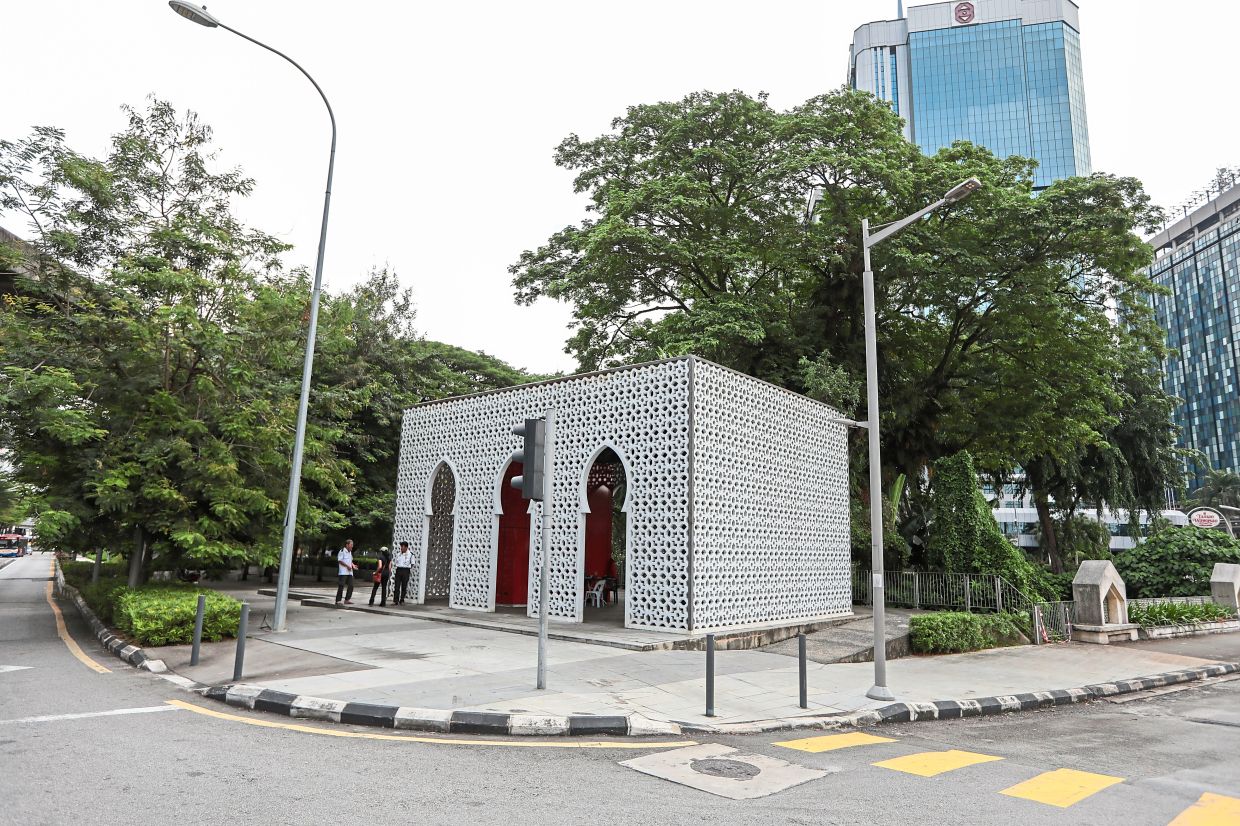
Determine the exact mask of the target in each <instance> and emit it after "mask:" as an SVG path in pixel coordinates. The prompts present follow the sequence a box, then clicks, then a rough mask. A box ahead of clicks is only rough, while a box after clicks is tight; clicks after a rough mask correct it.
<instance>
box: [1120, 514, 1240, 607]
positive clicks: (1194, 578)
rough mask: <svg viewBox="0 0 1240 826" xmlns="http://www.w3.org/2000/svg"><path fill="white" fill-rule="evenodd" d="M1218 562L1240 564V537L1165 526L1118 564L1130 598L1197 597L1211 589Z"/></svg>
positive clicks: (1125, 554)
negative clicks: (1211, 576) (1215, 566)
mask: <svg viewBox="0 0 1240 826" xmlns="http://www.w3.org/2000/svg"><path fill="white" fill-rule="evenodd" d="M1216 562H1234V563H1240V540H1235V539H1232V538H1231V537H1229V536H1228V535H1227V534H1225V533H1223V532H1222V531H1216V530H1211V529H1209V528H1192V527H1173V528H1165V529H1163V530H1161V531H1159V532H1158V533H1157V534H1155V535H1154V536H1151V537H1150V538H1149V539H1147V540H1146V541H1145V542H1142V543H1141V544H1139V545H1137V547H1135V548H1133V549H1132V550H1130V551H1125V552H1124V553H1122V554H1120V555H1119V556H1118V557H1117V558H1116V560H1115V567H1116V568H1117V569H1118V570H1119V573H1120V576H1122V577H1123V578H1124V584H1125V585H1127V586H1128V595H1129V596H1130V597H1152V598H1158V597H1196V596H1201V595H1202V594H1206V593H1209V591H1210V572H1211V571H1212V570H1213V569H1214V563H1216Z"/></svg>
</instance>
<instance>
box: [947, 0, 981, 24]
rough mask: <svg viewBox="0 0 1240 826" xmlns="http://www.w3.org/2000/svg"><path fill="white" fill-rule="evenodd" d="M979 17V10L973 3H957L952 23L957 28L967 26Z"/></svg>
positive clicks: (953, 10) (953, 9) (953, 11)
mask: <svg viewBox="0 0 1240 826" xmlns="http://www.w3.org/2000/svg"><path fill="white" fill-rule="evenodd" d="M975 17H977V9H975V8H974V7H973V4H972V3H957V4H956V5H955V7H953V8H952V23H953V25H957V26H967V25H969V24H970V23H972V22H973V19H974V18H975Z"/></svg>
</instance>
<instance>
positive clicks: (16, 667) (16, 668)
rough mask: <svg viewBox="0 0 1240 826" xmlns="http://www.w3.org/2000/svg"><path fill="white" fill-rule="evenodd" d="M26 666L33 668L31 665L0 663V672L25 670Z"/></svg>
mask: <svg viewBox="0 0 1240 826" xmlns="http://www.w3.org/2000/svg"><path fill="white" fill-rule="evenodd" d="M28 668H34V666H33V665H0V674H3V673H4V672H6V671H25V670H26V669H28Z"/></svg>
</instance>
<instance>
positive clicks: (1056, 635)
mask: <svg viewBox="0 0 1240 826" xmlns="http://www.w3.org/2000/svg"><path fill="white" fill-rule="evenodd" d="M1030 615H1031V616H1032V617H1033V643H1034V645H1042V644H1043V643H1048V642H1067V641H1069V640H1071V639H1072V625H1073V623H1075V621H1076V603H1075V602H1073V601H1071V600H1064V601H1060V602H1037V603H1034V604H1033V605H1032V606H1031V607H1030Z"/></svg>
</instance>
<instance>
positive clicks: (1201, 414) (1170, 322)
mask: <svg viewBox="0 0 1240 826" xmlns="http://www.w3.org/2000/svg"><path fill="white" fill-rule="evenodd" d="M1150 244H1151V245H1153V247H1154V249H1155V251H1156V252H1157V255H1158V257H1157V258H1156V259H1155V261H1154V264H1153V266H1151V267H1150V270H1149V275H1150V278H1151V280H1152V281H1153V282H1154V283H1155V284H1158V285H1159V286H1162V287H1166V288H1167V289H1168V290H1169V291H1170V294H1169V295H1156V296H1154V297H1153V299H1152V301H1153V304H1154V312H1155V313H1156V314H1157V316H1158V323H1159V325H1160V326H1161V327H1162V328H1163V329H1164V330H1166V331H1167V347H1168V348H1169V349H1170V350H1171V355H1170V356H1168V358H1167V361H1166V363H1165V365H1164V372H1163V388H1164V389H1165V390H1166V391H1167V392H1168V393H1169V394H1171V395H1173V396H1178V397H1180V398H1181V399H1183V400H1184V403H1183V404H1181V405H1180V406H1179V407H1178V408H1176V411H1175V423H1176V424H1177V425H1179V427H1180V445H1181V446H1183V447H1190V448H1194V449H1196V450H1199V451H1201V452H1202V453H1204V454H1205V456H1206V458H1207V459H1208V460H1209V462H1210V466H1211V467H1213V468H1217V469H1220V470H1230V471H1235V472H1240V393H1237V376H1236V366H1237V363H1238V362H1240V185H1233V186H1231V187H1230V188H1228V189H1226V190H1224V191H1223V192H1221V193H1219V194H1218V195H1216V196H1215V197H1213V198H1212V199H1210V200H1209V201H1207V202H1206V203H1204V204H1203V205H1201V206H1199V207H1197V208H1196V209H1194V210H1193V211H1192V213H1190V214H1186V215H1184V216H1183V217H1182V218H1181V219H1180V220H1179V221H1177V222H1176V223H1174V224H1172V225H1171V226H1170V227H1167V228H1166V229H1165V230H1163V231H1162V232H1161V233H1159V234H1158V235H1156V236H1154V237H1153V238H1151V239H1150ZM1209 470H1210V467H1196V466H1193V465H1190V466H1189V490H1190V491H1191V490H1194V489H1196V488H1197V487H1198V486H1200V484H1201V482H1202V480H1203V479H1204V477H1205V474H1206V472H1207V471H1209Z"/></svg>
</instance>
